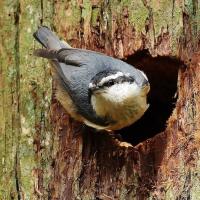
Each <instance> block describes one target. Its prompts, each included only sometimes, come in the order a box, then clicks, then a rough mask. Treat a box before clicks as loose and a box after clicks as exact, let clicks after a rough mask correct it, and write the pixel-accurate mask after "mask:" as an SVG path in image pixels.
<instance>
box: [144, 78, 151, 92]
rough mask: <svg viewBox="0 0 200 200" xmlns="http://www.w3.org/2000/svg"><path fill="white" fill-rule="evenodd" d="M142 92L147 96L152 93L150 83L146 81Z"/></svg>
mask: <svg viewBox="0 0 200 200" xmlns="http://www.w3.org/2000/svg"><path fill="white" fill-rule="evenodd" d="M142 90H143V91H144V93H145V94H148V93H149V91H150V84H149V81H147V80H145V81H144V82H143V84H142Z"/></svg>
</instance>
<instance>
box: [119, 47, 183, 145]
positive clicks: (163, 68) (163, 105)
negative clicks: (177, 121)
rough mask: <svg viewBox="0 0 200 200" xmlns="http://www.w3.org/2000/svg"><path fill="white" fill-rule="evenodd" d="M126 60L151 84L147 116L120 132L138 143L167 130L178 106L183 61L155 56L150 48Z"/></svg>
mask: <svg viewBox="0 0 200 200" xmlns="http://www.w3.org/2000/svg"><path fill="white" fill-rule="evenodd" d="M125 61H126V62H127V63H129V64H131V65H133V66H135V67H136V68H138V69H141V70H142V71H144V72H145V73H146V74H147V77H148V79H149V82H150V85H151V90H150V92H149V95H148V103H149V104H150V107H149V109H148V110H147V111H146V113H145V114H144V116H143V117H142V118H141V119H140V120H138V121H137V122H135V123H134V124H133V125H131V126H130V127H127V128H124V129H122V130H119V131H117V133H119V134H120V135H121V136H122V140H124V141H127V142H129V143H131V144H133V145H136V144H138V143H140V142H142V141H144V140H146V139H148V138H151V137H153V136H155V135H156V134H158V133H160V132H162V131H164V130H165V128H166V122H167V120H168V118H169V117H170V115H171V113H172V111H173V109H174V107H175V103H176V98H175V96H176V92H177V78H178V69H179V67H180V66H183V63H182V62H181V61H179V60H177V59H174V58H171V57H168V56H158V57H155V58H153V57H152V56H151V55H150V54H149V53H148V51H147V50H143V51H140V52H137V53H136V54H134V55H132V56H129V57H128V58H127V60H125Z"/></svg>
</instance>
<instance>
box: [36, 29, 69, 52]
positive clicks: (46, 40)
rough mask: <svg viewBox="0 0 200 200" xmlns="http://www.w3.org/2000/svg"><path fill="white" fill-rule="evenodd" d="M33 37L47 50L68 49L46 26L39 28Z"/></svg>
mask: <svg viewBox="0 0 200 200" xmlns="http://www.w3.org/2000/svg"><path fill="white" fill-rule="evenodd" d="M33 36H34V38H35V39H36V40H37V41H38V42H39V43H41V44H42V46H44V47H45V48H47V49H55V50H59V49H61V48H66V47H69V45H68V44H67V43H64V42H62V41H60V39H59V38H58V37H57V36H56V35H55V34H54V33H53V32H52V31H51V30H50V29H49V28H48V27H46V26H41V27H39V28H38V30H37V31H36V32H35V33H33ZM67 45H68V46H67Z"/></svg>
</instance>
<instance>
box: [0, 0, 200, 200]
mask: <svg viewBox="0 0 200 200" xmlns="http://www.w3.org/2000/svg"><path fill="white" fill-rule="evenodd" d="M0 11H1V16H0V25H1V29H0V35H1V39H0V55H1V59H0V105H1V106H0V158H1V161H0V177H1V178H0V199H48V198H49V199H67V200H68V199H69V200H70V199H83V200H84V199H85V200H88V199H103V200H110V199H121V200H125V199H127V200H128V199H130V200H132V199H142V200H143V199H159V200H160V199H165V200H171V199H172V200H173V199H177V200H178V199H195V200H198V199H200V194H199V177H200V176H199V173H200V172H199V167H200V166H199V146H200V138H199V127H200V124H199V123H200V121H199V105H200V99H199V91H200V86H199V80H200V75H199V74H200V72H199V69H200V68H199V67H200V66H199V63H200V60H199V59H200V56H199V54H198V51H199V44H200V42H199V40H200V37H199V33H200V32H199V30H200V22H199V20H200V5H199V2H198V1H197V0H193V1H192V0H187V1H186V0H185V1H184V0H173V1H169V0H160V1H155V0H152V1H146V0H143V1H142V0H139V1H131V0H121V1H119V0H113V1H103V0H92V1H89V0H82V1H80V0H76V1H75V0H72V1H65V0H64V1H53V0H52V1H47V0H41V1H34V0H16V1H14V2H13V1H1V2H0ZM40 24H45V25H48V26H51V27H52V28H53V29H54V30H55V31H56V32H57V33H58V34H59V35H60V36H62V37H63V38H65V39H66V40H67V41H69V43H70V44H71V45H72V46H74V47H81V48H88V49H92V50H97V51H101V52H104V53H106V54H108V55H113V56H116V57H118V58H127V57H128V56H130V55H133V54H134V53H135V52H137V51H141V50H144V49H148V51H149V53H150V54H151V56H158V55H160V56H170V57H176V58H177V59H180V60H182V61H184V64H185V66H184V65H182V64H181V63H180V65H179V66H180V69H179V73H178V83H177V84H178V91H177V93H178V100H177V103H176V105H175V109H174V110H173V113H172V115H171V117H170V118H169V120H168V122H167V127H166V130H165V131H164V132H162V133H160V134H158V135H156V136H155V137H154V138H152V139H149V140H147V141H144V142H142V143H140V144H138V145H137V146H134V147H133V146H131V145H127V143H122V142H119V141H118V140H117V139H115V138H114V137H113V136H112V135H110V134H108V133H100V132H95V131H93V130H91V129H89V128H86V129H84V128H83V129H82V125H80V124H78V123H77V122H74V121H73V120H72V119H70V118H69V116H68V115H67V113H66V112H65V111H64V110H63V108H62V107H61V106H60V105H59V103H58V102H57V101H56V100H55V99H54V98H51V93H52V89H51V88H52V87H51V78H50V77H51V76H50V72H49V67H48V64H47V62H46V61H44V60H42V59H39V58H35V57H33V56H32V52H33V49H34V48H35V47H36V43H35V42H34V40H33V38H32V33H33V31H34V30H35V29H36V28H37V26H38V25H40ZM144 55H145V54H144ZM166 62H167V60H166ZM166 66H167V64H166ZM167 70H168V68H167V67H166V71H167ZM153 71H155V73H156V69H152V73H153ZM173 73H174V72H173ZM158 76H162V74H158ZM51 99H52V100H51ZM50 104H51V106H50ZM49 116H51V118H50V117H49ZM51 124H52V126H51ZM133 134H140V133H135V132H134V133H133Z"/></svg>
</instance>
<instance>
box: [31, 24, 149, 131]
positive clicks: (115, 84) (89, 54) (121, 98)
mask: <svg viewBox="0 0 200 200" xmlns="http://www.w3.org/2000/svg"><path fill="white" fill-rule="evenodd" d="M33 35H34V37H35V39H36V40H37V41H39V42H40V43H41V44H42V45H43V47H45V49H38V50H36V51H35V55H37V56H39V57H44V58H48V59H49V60H51V63H52V71H53V78H54V79H55V82H56V97H57V99H58V100H59V102H60V103H61V104H62V106H63V107H64V108H65V109H66V110H67V112H68V113H69V114H70V115H71V116H72V117H73V118H74V119H76V120H78V121H81V122H84V123H85V124H86V125H88V126H91V127H94V128H96V129H105V130H118V129H121V128H123V127H126V126H129V125H131V124H132V123H134V122H135V121H137V120H138V119H140V118H141V117H142V115H143V114H144V112H145V111H146V110H147V108H148V104H147V94H148V92H149V89H150V85H149V82H148V79H147V77H146V75H145V74H144V72H142V71H140V70H138V69H136V68H134V67H133V66H131V65H129V64H127V63H125V62H123V61H121V60H118V59H115V58H112V57H109V56H106V55H104V54H102V53H98V52H94V51H89V50H84V49H76V48H72V47H70V46H69V45H68V44H67V43H65V42H63V41H60V40H59V38H58V37H57V36H56V35H55V34H54V33H53V32H52V31H50V29H49V28H47V27H45V26H42V27H40V28H39V29H38V30H37V31H36V32H35V33H34V34H33Z"/></svg>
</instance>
